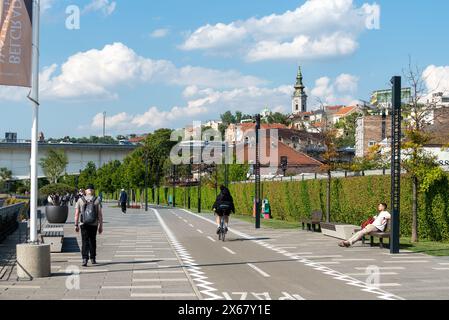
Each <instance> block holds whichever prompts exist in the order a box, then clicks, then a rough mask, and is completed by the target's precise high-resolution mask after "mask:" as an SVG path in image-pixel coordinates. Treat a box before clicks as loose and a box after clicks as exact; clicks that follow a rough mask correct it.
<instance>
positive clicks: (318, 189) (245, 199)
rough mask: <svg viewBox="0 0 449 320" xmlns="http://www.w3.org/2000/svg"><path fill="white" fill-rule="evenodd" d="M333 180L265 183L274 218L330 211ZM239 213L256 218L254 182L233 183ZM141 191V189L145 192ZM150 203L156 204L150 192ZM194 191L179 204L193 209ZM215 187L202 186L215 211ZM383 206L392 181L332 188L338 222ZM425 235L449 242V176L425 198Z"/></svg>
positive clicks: (341, 183)
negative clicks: (329, 183) (328, 194)
mask: <svg viewBox="0 0 449 320" xmlns="http://www.w3.org/2000/svg"><path fill="white" fill-rule="evenodd" d="M326 184H327V180H306V181H292V182H264V183H263V184H262V192H263V197H267V198H268V199H269V200H270V203H271V209H272V215H273V218H275V219H279V220H285V221H291V222H295V221H298V220H299V219H300V218H304V217H309V216H310V213H311V212H312V211H314V210H321V211H323V212H326ZM230 190H231V193H232V195H233V197H234V202H235V206H236V211H237V212H238V213H239V214H246V215H252V212H253V207H252V202H253V196H254V184H252V183H251V184H245V183H239V184H232V185H231V186H230ZM140 192H141V191H137V194H140ZM190 192H191V209H192V211H195V209H196V208H197V206H198V198H197V194H198V187H191V188H190ZM172 193H173V189H172V188H160V191H159V194H160V203H161V204H163V205H166V204H168V197H169V195H172ZM148 194H149V196H148V199H149V202H151V203H155V202H156V199H155V198H156V197H154V199H153V196H152V190H151V189H149V193H148ZM187 194H188V188H176V203H177V206H179V207H187ZM215 194H216V193H215V188H210V187H207V186H204V187H203V188H202V197H201V206H202V209H203V210H204V211H207V210H210V209H211V207H212V205H213V203H214V201H215ZM379 202H386V203H387V204H389V203H390V177H389V176H367V177H350V178H338V179H337V178H336V179H333V180H332V188H331V220H332V221H333V222H340V223H348V224H354V225H361V223H362V222H363V221H365V220H366V219H367V218H368V217H369V216H373V215H374V214H376V208H377V205H378V203H379ZM400 219H401V235H402V236H410V235H411V224H412V184H411V180H410V178H408V177H406V176H404V177H402V184H401V218H400ZM419 235H420V238H422V239H429V240H433V241H448V240H449V178H448V177H445V178H444V180H442V181H440V182H438V183H437V184H435V185H433V186H432V187H431V188H430V189H429V191H428V192H426V193H424V194H420V196H419Z"/></svg>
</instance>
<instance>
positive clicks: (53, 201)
mask: <svg viewBox="0 0 449 320" xmlns="http://www.w3.org/2000/svg"><path fill="white" fill-rule="evenodd" d="M73 191H74V190H73V188H72V187H70V186H68V185H65V184H50V185H48V186H45V187H43V188H41V189H40V195H41V196H43V197H46V198H49V203H48V204H47V206H46V207H45V215H46V217H47V221H48V222H49V223H54V224H64V223H66V222H67V218H68V217H69V206H68V203H69V200H70V197H67V196H66V195H67V194H71V193H72V192H73Z"/></svg>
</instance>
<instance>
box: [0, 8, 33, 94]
mask: <svg viewBox="0 0 449 320" xmlns="http://www.w3.org/2000/svg"><path fill="white" fill-rule="evenodd" d="M32 17H33V0H0V85H6V86H18V87H31V61H32V38H33V30H32V29H33V27H32V25H33V23H32V20H33V19H32Z"/></svg>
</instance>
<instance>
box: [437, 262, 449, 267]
mask: <svg viewBox="0 0 449 320" xmlns="http://www.w3.org/2000/svg"><path fill="white" fill-rule="evenodd" d="M439 265H440V266H449V263H447V262H444V263H439Z"/></svg>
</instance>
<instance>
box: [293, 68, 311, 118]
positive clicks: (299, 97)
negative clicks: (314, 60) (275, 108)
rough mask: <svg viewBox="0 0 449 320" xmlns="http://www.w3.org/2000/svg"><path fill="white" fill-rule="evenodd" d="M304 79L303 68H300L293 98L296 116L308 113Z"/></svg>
mask: <svg viewBox="0 0 449 320" xmlns="http://www.w3.org/2000/svg"><path fill="white" fill-rule="evenodd" d="M302 79H303V78H302V72H301V67H299V70H298V75H297V76H296V85H295V92H294V93H293V97H292V113H293V114H294V115H295V114H298V113H302V112H307V95H306V92H305V91H304V89H305V86H304V84H303V82H302Z"/></svg>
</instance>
